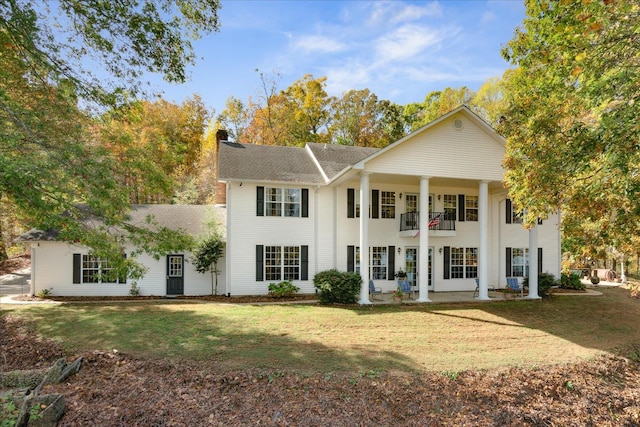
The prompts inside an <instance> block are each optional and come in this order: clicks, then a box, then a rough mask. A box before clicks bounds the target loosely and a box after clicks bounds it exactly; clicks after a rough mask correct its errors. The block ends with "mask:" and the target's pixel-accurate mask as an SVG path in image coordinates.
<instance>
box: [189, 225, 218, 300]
mask: <svg viewBox="0 0 640 427" xmlns="http://www.w3.org/2000/svg"><path fill="white" fill-rule="evenodd" d="M224 245H225V241H224V238H223V237H222V235H221V234H219V233H217V232H214V233H213V234H211V235H210V236H209V237H207V238H206V239H204V240H203V241H202V242H200V243H199V244H198V245H197V246H196V248H195V250H194V251H193V256H192V258H191V262H192V263H193V267H194V268H195V269H196V271H197V272H198V273H206V272H207V271H210V272H211V294H212V295H217V294H218V260H219V259H220V258H221V257H222V255H223V254H224ZM214 278H215V287H214Z"/></svg>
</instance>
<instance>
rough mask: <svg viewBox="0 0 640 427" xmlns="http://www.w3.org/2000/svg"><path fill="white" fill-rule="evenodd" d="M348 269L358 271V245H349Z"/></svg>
mask: <svg viewBox="0 0 640 427" xmlns="http://www.w3.org/2000/svg"><path fill="white" fill-rule="evenodd" d="M347 271H356V247H355V246H347Z"/></svg>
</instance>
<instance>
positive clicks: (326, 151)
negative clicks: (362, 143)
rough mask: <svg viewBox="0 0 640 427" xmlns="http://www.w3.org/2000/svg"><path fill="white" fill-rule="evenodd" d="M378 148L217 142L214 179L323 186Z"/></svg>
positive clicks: (315, 144) (316, 144)
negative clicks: (217, 155)
mask: <svg viewBox="0 0 640 427" xmlns="http://www.w3.org/2000/svg"><path fill="white" fill-rule="evenodd" d="M377 151H379V148H367V147H352V146H346V145H335V144H318V143H308V144H307V146H306V147H304V148H303V147H287V146H279V145H256V144H239V143H234V142H227V141H221V142H220V152H219V156H220V157H219V159H220V160H219V170H218V179H219V180H220V181H231V180H248V181H258V182H288V183H296V184H324V183H326V182H327V181H329V180H330V179H331V178H333V177H334V176H335V175H337V174H338V173H339V172H341V171H342V170H344V169H345V168H347V167H349V166H351V165H352V164H354V163H356V162H358V161H360V160H362V159H364V158H365V157H367V156H370V155H371V154H373V153H375V152H377Z"/></svg>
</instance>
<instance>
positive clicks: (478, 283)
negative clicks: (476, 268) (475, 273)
mask: <svg viewBox="0 0 640 427" xmlns="http://www.w3.org/2000/svg"><path fill="white" fill-rule="evenodd" d="M478 295H480V280H478V278H477V277H476V290H475V291H473V297H474V298H475V297H477V296H478Z"/></svg>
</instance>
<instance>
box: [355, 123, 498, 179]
mask: <svg viewBox="0 0 640 427" xmlns="http://www.w3.org/2000/svg"><path fill="white" fill-rule="evenodd" d="M456 119H460V120H462V121H463V123H464V127H463V128H462V129H460V130H457V129H455V128H454V127H453V125H452V123H453V121H454V120H456ZM503 156H504V146H503V145H502V144H501V143H500V142H499V141H498V140H496V138H494V137H492V136H490V135H489V134H487V133H486V132H485V131H484V130H482V129H481V128H479V127H477V126H475V124H474V123H473V122H472V121H471V120H469V119H468V118H467V116H466V115H465V114H462V113H461V114H458V115H456V116H454V117H451V118H449V119H447V120H443V121H442V122H440V123H438V124H436V125H434V126H433V127H430V128H428V129H426V130H425V131H423V132H420V133H417V134H416V135H414V136H413V137H411V138H410V139H407V140H405V141H403V142H402V143H400V144H397V146H395V147H392V148H390V149H389V150H388V151H387V152H386V153H384V155H381V156H378V157H376V158H374V159H372V160H371V161H368V162H367V163H366V166H365V168H366V170H367V171H368V172H372V173H394V174H400V175H414V176H421V175H425V176H432V177H444V178H464V179H471V180H489V181H502V178H503V175H504V170H503V168H502V159H503Z"/></svg>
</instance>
